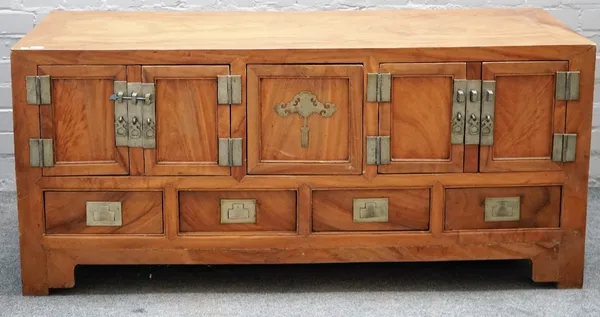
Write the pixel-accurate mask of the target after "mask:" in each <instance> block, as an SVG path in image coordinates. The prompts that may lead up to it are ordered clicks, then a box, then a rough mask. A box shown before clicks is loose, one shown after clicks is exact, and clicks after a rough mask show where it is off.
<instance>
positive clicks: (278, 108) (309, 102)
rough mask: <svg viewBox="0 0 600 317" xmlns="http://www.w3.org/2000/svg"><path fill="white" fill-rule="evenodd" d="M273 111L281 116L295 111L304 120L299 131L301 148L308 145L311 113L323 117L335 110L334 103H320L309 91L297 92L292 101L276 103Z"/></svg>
mask: <svg viewBox="0 0 600 317" xmlns="http://www.w3.org/2000/svg"><path fill="white" fill-rule="evenodd" d="M273 108H274V109H275V112H277V114H278V115H280V116H282V117H286V116H288V115H290V114H292V113H297V114H298V115H299V116H300V117H302V119H303V120H304V122H303V125H302V128H301V132H302V139H301V145H302V147H303V148H307V147H308V131H309V128H308V117H310V116H311V115H312V114H313V113H318V114H319V115H320V116H322V117H324V118H328V117H331V116H332V115H333V114H334V113H335V111H336V110H337V109H336V108H337V107H336V105H334V104H332V103H322V102H320V101H319V100H318V99H317V96H315V95H314V94H313V93H312V92H310V91H301V92H299V93H298V94H297V95H296V96H294V98H292V101H290V102H288V103H285V102H282V103H278V104H276V105H275V106H274V107H273Z"/></svg>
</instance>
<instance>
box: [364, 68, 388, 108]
mask: <svg viewBox="0 0 600 317" xmlns="http://www.w3.org/2000/svg"><path fill="white" fill-rule="evenodd" d="M391 99H392V74H391V73H368V74H367V101H368V102H390V101H391Z"/></svg>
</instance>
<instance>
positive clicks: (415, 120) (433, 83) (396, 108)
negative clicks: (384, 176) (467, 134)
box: [378, 63, 466, 173]
mask: <svg viewBox="0 0 600 317" xmlns="http://www.w3.org/2000/svg"><path fill="white" fill-rule="evenodd" d="M380 72H382V73H391V74H392V99H391V102H389V103H380V104H379V135H382V136H388V135H389V136H390V156H391V163H390V164H387V165H379V166H378V171H379V173H451V172H454V173H458V172H462V171H463V154H464V145H463V144H451V143H450V135H451V122H452V117H453V113H452V104H453V96H454V80H455V79H465V78H466V63H406V64H382V65H381V68H380Z"/></svg>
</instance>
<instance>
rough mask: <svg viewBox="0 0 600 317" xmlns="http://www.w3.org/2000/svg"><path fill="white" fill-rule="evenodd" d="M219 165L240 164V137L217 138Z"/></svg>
mask: <svg viewBox="0 0 600 317" xmlns="http://www.w3.org/2000/svg"><path fill="white" fill-rule="evenodd" d="M219 166H242V139H241V138H219Z"/></svg>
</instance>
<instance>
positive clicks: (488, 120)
mask: <svg viewBox="0 0 600 317" xmlns="http://www.w3.org/2000/svg"><path fill="white" fill-rule="evenodd" d="M485 121H487V122H490V121H492V117H491V116H490V115H489V114H488V115H486V116H485Z"/></svg>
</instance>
